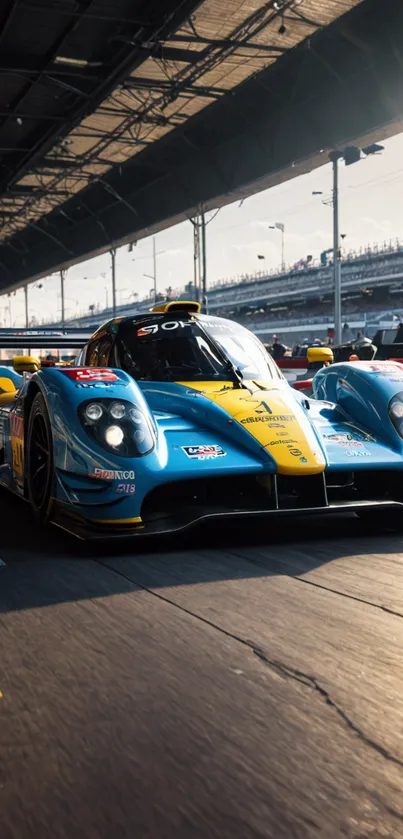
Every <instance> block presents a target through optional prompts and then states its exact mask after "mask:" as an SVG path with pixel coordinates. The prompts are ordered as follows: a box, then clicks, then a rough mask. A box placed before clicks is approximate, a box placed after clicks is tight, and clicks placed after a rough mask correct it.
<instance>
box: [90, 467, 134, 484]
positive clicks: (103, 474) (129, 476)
mask: <svg viewBox="0 0 403 839" xmlns="http://www.w3.org/2000/svg"><path fill="white" fill-rule="evenodd" d="M89 477H90V478H101V479H102V480H103V481H115V480H116V481H131V480H134V478H135V477H136V475H135V473H134V470H133V469H126V470H121V469H98V467H95V469H94V472H93V473H92V474H91V475H89Z"/></svg>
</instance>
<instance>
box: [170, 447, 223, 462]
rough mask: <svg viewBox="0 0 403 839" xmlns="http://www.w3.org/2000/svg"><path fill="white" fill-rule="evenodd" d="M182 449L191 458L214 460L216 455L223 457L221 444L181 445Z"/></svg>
mask: <svg viewBox="0 0 403 839" xmlns="http://www.w3.org/2000/svg"><path fill="white" fill-rule="evenodd" d="M181 448H182V451H183V452H185V455H186V456H187V457H190V459H191V460H214V459H215V458H216V457H225V455H226V454H227V452H225V451H224V450H223V449H222V448H221V446H182V447H181Z"/></svg>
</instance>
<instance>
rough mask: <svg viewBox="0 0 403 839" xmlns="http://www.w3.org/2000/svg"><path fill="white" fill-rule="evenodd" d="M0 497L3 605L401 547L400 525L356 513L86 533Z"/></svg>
mask: <svg viewBox="0 0 403 839" xmlns="http://www.w3.org/2000/svg"><path fill="white" fill-rule="evenodd" d="M1 505H2V512H3V521H5V522H6V523H7V524H6V526H5V527H4V528H3V533H2V537H1V547H0V558H1V559H3V561H4V562H5V563H6V566H5V567H2V568H1V569H0V612H3V613H4V612H8V611H15V610H21V609H29V608H35V607H42V606H48V605H51V604H55V603H63V602H70V601H79V600H86V599H89V598H98V597H101V598H102V597H109V596H111V595H113V594H117V593H122V592H127V591H133V590H136V588H137V585H136V584H137V583H138V584H139V585H140V586H147V585H149V584H150V585H152V586H153V587H160V586H164V585H192V584H198V583H205V582H213V581H216V580H217V581H218V580H225V579H227V580H230V579H240V578H241V579H242V578H245V579H248V578H251V577H259V576H260V577H262V578H263V577H270V576H273V575H276V576H278V575H279V574H287V575H290V576H292V575H293V574H295V573H298V574H299V575H303V574H304V573H306V572H309V571H312V569H314V568H317V567H319V566H322V565H325V564H327V563H330V562H332V561H333V560H336V559H339V558H340V557H342V556H343V555H344V554H345V553H350V554H354V555H356V556H357V557H363V558H364V557H365V556H368V555H369V554H374V553H380V554H385V553H386V552H388V553H389V554H400V553H402V552H403V540H402V537H401V536H400V535H399V534H394V533H384V532H382V531H381V530H380V528H379V527H376V525H374V526H373V527H371V528H370V527H369V526H368V523H364V522H362V521H360V520H359V519H357V518H356V517H355V516H354V514H350V515H328V516H321V517H315V516H310V517H307V518H302V517H301V518H292V519H287V520H285V519H282V520H279V521H273V520H270V521H267V520H266V521H263V520H262V519H257V520H256V519H248V521H247V522H246V521H245V520H244V519H243V520H242V521H239V522H234V521H231V522H226V523H220V525H219V526H217V524H216V523H211V524H210V525H208V526H207V525H204V526H203V528H194V529H192V530H189V531H187V532H186V533H184V534H182V535H180V536H178V535H173V536H171V537H169V538H158V537H148V538H147V537H145V538H139V537H133V538H131V539H124V540H120V539H119V540H105V541H102V542H99V543H98V542H97V543H91V542H82V541H79V540H77V539H75V538H74V537H71V536H70V535H69V534H68V533H65V532H64V531H62V530H60V529H58V528H55V527H48V528H40V527H38V526H37V525H36V523H35V522H34V520H33V519H32V516H31V512H30V510H29V507H28V506H27V505H26V504H25V503H24V502H22V501H19V500H18V499H15V498H12V497H10V496H8V495H7V494H5V493H2V495H1ZM259 549H261V553H260V555H259V556H257V553H256V552H259ZM296 557H297V559H296ZM293 565H295V567H294V569H293ZM297 566H298V571H297V572H296V571H295V568H296V567H297ZM129 568H130V573H128V572H129Z"/></svg>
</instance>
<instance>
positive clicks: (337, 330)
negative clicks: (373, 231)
mask: <svg viewBox="0 0 403 839" xmlns="http://www.w3.org/2000/svg"><path fill="white" fill-rule="evenodd" d="M340 157H342V154H341V153H340V152H337V151H333V152H330V154H329V158H330V160H331V162H332V166H333V288H334V342H335V344H336V346H337V345H338V344H341V339H342V329H341V263H340V233H339V158H340Z"/></svg>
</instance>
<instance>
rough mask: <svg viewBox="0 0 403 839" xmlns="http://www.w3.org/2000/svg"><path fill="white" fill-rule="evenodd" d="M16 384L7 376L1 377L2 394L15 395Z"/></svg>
mask: <svg viewBox="0 0 403 839" xmlns="http://www.w3.org/2000/svg"><path fill="white" fill-rule="evenodd" d="M15 392H16V390H15V384H14V382H13V381H12V379H9V378H8V377H7V376H0V393H15Z"/></svg>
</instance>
